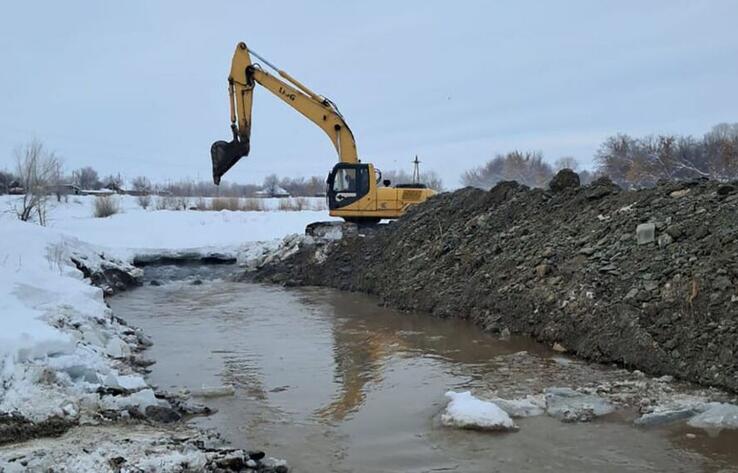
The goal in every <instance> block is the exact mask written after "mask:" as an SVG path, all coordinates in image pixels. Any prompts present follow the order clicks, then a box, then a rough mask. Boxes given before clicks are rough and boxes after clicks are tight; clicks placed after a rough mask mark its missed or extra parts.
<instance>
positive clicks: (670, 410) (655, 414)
mask: <svg viewBox="0 0 738 473" xmlns="http://www.w3.org/2000/svg"><path fill="white" fill-rule="evenodd" d="M708 406H709V403H705V402H704V401H677V402H672V403H669V404H666V405H663V406H656V407H655V408H654V409H653V410H652V411H651V412H648V413H646V414H643V415H642V416H641V417H639V418H638V419H636V420H635V423H636V424H638V425H645V426H656V425H664V424H669V423H671V422H676V421H680V420H686V419H689V418H690V417H693V416H695V415H697V414H699V413H701V412H704V411H705V410H706V409H707V408H708Z"/></svg>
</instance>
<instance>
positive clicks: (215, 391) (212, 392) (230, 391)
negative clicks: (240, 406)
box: [191, 384, 236, 397]
mask: <svg viewBox="0 0 738 473" xmlns="http://www.w3.org/2000/svg"><path fill="white" fill-rule="evenodd" d="M191 393H192V395H193V396H197V397H224V396H233V395H234V394H235V393H236V389H235V388H234V387H233V386H231V385H230V384H226V385H223V386H203V387H202V388H200V389H193V390H192V391H191Z"/></svg>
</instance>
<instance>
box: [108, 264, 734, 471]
mask: <svg viewBox="0 0 738 473" xmlns="http://www.w3.org/2000/svg"><path fill="white" fill-rule="evenodd" d="M232 269H233V268H229V267H204V266H200V267H189V268H181V267H149V268H146V271H145V273H146V280H147V284H146V285H145V286H144V287H141V288H137V289H135V290H133V291H130V292H126V293H123V294H121V295H118V296H115V297H114V298H112V299H111V306H112V308H113V311H114V312H115V313H116V315H118V316H120V317H122V318H123V319H125V320H126V321H128V322H129V323H131V324H133V325H136V326H139V327H141V328H142V329H143V330H144V331H145V332H146V333H147V334H148V335H149V336H150V337H151V338H152V340H153V342H154V345H153V347H151V348H150V349H149V350H148V352H147V356H148V357H150V358H152V359H153V360H156V362H157V363H156V364H155V365H154V366H152V372H151V373H150V375H149V380H150V381H151V382H152V383H154V384H155V385H158V386H159V387H161V388H163V389H167V390H174V391H176V390H179V389H183V388H187V389H192V390H198V389H201V388H202V387H203V386H222V385H232V386H234V387H235V393H234V394H233V395H231V396H224V397H218V398H207V399H204V400H202V402H204V403H205V404H207V405H208V406H210V407H214V408H216V409H218V412H217V413H216V414H214V415H212V416H209V417H201V418H196V419H193V420H192V421H191V422H193V423H195V424H197V425H199V426H201V427H204V428H212V429H215V430H217V431H218V432H220V433H221V434H222V435H223V436H224V437H225V438H226V439H227V440H228V441H230V442H231V443H232V444H234V445H235V446H237V447H244V448H247V447H250V448H254V447H258V448H260V449H264V450H265V451H267V452H268V453H269V454H270V455H272V456H275V457H280V458H285V459H287V460H288V462H289V463H290V465H291V466H292V468H293V470H292V471H296V472H317V471H321V472H436V471H458V472H480V473H481V472H491V471H495V472H508V471H509V472H522V471H536V472H537V471H557V472H564V471H566V472H592V471H618V472H622V471H633V472H636V471H637V472H643V471H732V469H733V468H736V465H738V451H736V450H738V447H737V446H738V436H736V435H735V433H733V432H725V431H723V432H722V433H720V434H717V435H707V434H706V433H704V432H702V431H700V430H699V429H691V428H688V427H686V426H685V425H684V424H677V425H671V426H668V427H661V428H641V427H637V426H635V425H634V424H633V422H632V420H633V418H634V417H635V415H636V414H635V412H632V411H629V410H627V409H625V410H621V411H619V412H617V413H615V414H612V415H609V416H606V417H604V418H600V419H596V420H595V421H594V422H589V423H578V424H571V423H563V422H560V421H559V420H556V419H554V418H551V417H548V416H545V415H544V416H538V417H530V418H523V419H516V423H517V424H518V425H519V426H520V429H519V431H517V432H512V433H488V432H480V431H467V430H457V429H453V428H449V427H444V426H442V425H441V423H440V420H439V417H440V412H441V411H442V410H443V408H444V407H445V404H446V402H447V399H446V398H445V397H444V393H445V392H446V391H448V390H455V391H461V390H469V389H471V390H472V391H473V392H475V393H478V394H481V395H484V394H489V395H490V396H491V395H493V394H494V395H498V396H500V397H514V396H521V395H525V394H531V393H536V392H540V391H541V390H542V389H543V388H545V387H550V386H569V387H577V386H583V385H587V384H592V383H599V382H608V381H617V380H619V379H629V378H630V377H632V376H635V375H631V374H629V372H627V371H626V370H622V369H617V368H613V367H605V366H598V365H592V364H587V363H583V362H581V361H577V360H574V359H570V358H566V357H564V356H562V355H561V354H559V353H556V352H554V351H552V350H550V349H549V348H547V347H544V346H542V345H540V344H537V343H535V342H533V341H531V340H530V339H526V338H516V337H508V338H507V339H505V340H502V339H500V338H499V337H498V336H493V335H491V334H488V333H485V332H483V331H482V330H480V329H479V328H477V327H476V326H474V325H472V324H471V323H469V322H467V321H464V320H441V319H437V318H433V317H430V316H428V315H425V314H416V313H405V312H399V311H395V310H391V309H387V308H385V307H381V306H379V305H378V301H377V300H376V299H374V298H372V297H369V296H365V295H359V294H351V293H342V292H338V291H334V290H330V289H324V288H301V289H285V288H281V287H275V286H263V285H256V284H247V283H240V282H231V281H229V280H228V277H227V276H228V273H229V271H231V270H232ZM154 279H155V280H157V281H158V282H160V283H161V285H160V286H151V285H150V281H152V280H154ZM482 397H484V396H482Z"/></svg>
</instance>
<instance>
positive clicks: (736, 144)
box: [595, 123, 738, 187]
mask: <svg viewBox="0 0 738 473" xmlns="http://www.w3.org/2000/svg"><path fill="white" fill-rule="evenodd" d="M595 159H596V161H597V163H598V170H597V171H598V173H599V174H603V175H607V176H609V177H610V179H612V180H613V181H615V182H617V183H618V184H620V185H625V186H630V187H644V186H652V185H655V184H656V183H657V182H658V181H659V180H661V179H666V180H684V179H694V178H697V177H707V178H710V179H716V180H720V181H728V180H732V179H736V178H738V124H727V123H722V124H720V125H717V126H715V127H713V129H712V130H711V131H710V132H708V133H706V134H705V136H704V137H703V139H701V140H699V139H695V138H693V137H691V136H686V137H685V136H674V135H661V136H645V137H642V138H632V137H630V136H628V135H617V136H614V137H610V138H608V139H607V140H606V141H605V143H603V144H602V146H601V147H600V149H599V150H598V152H597V155H596V156H595Z"/></svg>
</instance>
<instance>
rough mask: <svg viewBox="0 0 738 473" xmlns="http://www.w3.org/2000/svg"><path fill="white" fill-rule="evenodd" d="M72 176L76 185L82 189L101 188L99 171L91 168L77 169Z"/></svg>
mask: <svg viewBox="0 0 738 473" xmlns="http://www.w3.org/2000/svg"><path fill="white" fill-rule="evenodd" d="M72 175H73V180H74V183H75V184H76V185H78V186H79V187H80V189H99V188H100V186H101V184H100V178H99V176H98V175H97V171H95V170H94V169H93V168H91V167H90V166H87V167H83V168H80V169H77V170H76V171H74V172H73V173H72Z"/></svg>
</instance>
